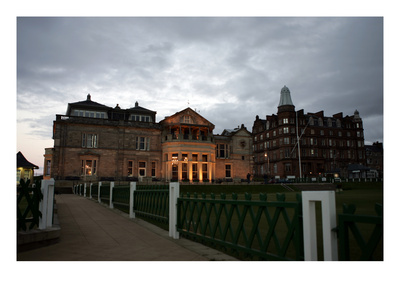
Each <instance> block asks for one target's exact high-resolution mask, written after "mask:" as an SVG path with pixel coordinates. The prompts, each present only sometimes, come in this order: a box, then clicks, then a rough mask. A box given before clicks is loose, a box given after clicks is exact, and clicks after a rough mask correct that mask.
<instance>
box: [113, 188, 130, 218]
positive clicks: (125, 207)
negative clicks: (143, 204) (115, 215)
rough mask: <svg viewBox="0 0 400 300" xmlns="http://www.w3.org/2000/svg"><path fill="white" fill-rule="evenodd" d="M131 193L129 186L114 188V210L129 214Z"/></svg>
mask: <svg viewBox="0 0 400 300" xmlns="http://www.w3.org/2000/svg"><path fill="white" fill-rule="evenodd" d="M129 192H130V186H129V185H128V186H126V185H119V186H114V188H113V194H112V202H113V204H114V208H116V209H119V210H121V211H123V212H125V213H129Z"/></svg>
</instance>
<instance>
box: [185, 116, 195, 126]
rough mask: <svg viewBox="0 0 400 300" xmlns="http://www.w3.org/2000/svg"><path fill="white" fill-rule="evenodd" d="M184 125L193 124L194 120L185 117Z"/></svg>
mask: <svg viewBox="0 0 400 300" xmlns="http://www.w3.org/2000/svg"><path fill="white" fill-rule="evenodd" d="M183 123H186V124H191V123H193V122H192V118H191V117H190V116H183Z"/></svg>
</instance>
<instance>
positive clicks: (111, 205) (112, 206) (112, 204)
mask: <svg viewBox="0 0 400 300" xmlns="http://www.w3.org/2000/svg"><path fill="white" fill-rule="evenodd" d="M113 188H114V181H112V182H110V208H114V203H113V201H112V196H113Z"/></svg>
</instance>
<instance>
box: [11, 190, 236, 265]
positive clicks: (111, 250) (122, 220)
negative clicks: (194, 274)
mask: <svg viewBox="0 0 400 300" xmlns="http://www.w3.org/2000/svg"><path fill="white" fill-rule="evenodd" d="M56 202H57V211H58V219H59V223H60V227H61V235H60V240H59V242H58V243H56V244H53V245H50V246H45V247H41V248H37V249H34V250H29V251H25V252H21V253H18V254H17V260H18V261H207V260H235V259H234V258H232V257H230V256H228V255H225V254H223V253H221V252H218V251H216V250H214V249H211V248H208V247H206V246H204V245H202V244H198V243H194V242H192V241H189V240H187V239H184V238H181V239H179V240H174V239H172V238H170V237H169V236H168V231H166V230H163V229H160V228H158V227H157V226H154V225H152V224H149V223H147V222H145V221H143V220H140V219H129V218H128V216H127V215H126V214H124V213H122V212H120V211H118V210H111V209H109V208H107V207H105V206H104V205H102V204H99V203H98V202H96V201H93V200H89V199H86V198H84V197H81V196H76V195H69V194H62V195H56Z"/></svg>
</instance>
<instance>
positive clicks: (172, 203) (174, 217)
mask: <svg viewBox="0 0 400 300" xmlns="http://www.w3.org/2000/svg"><path fill="white" fill-rule="evenodd" d="M178 197H179V182H171V183H170V184H169V236H170V237H172V238H174V239H179V232H178V231H177V228H176V227H177V223H178V222H177V221H178V213H177V203H178Z"/></svg>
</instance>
